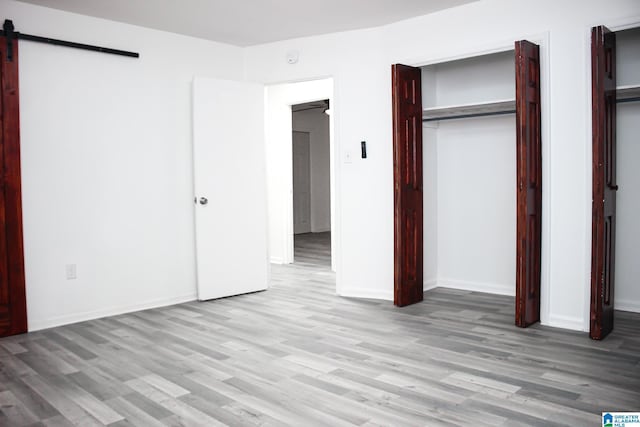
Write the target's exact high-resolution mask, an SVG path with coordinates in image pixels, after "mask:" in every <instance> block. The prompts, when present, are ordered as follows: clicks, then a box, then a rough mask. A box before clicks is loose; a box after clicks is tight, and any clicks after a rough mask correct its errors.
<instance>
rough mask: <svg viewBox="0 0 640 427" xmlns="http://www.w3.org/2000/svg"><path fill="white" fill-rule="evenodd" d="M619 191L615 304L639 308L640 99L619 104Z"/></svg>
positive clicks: (630, 308) (627, 308)
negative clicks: (639, 164) (639, 160)
mask: <svg viewBox="0 0 640 427" xmlns="http://www.w3.org/2000/svg"><path fill="white" fill-rule="evenodd" d="M617 114H618V117H617V122H618V127H617V132H618V135H617V143H618V146H617V149H618V165H617V166H618V171H617V172H618V175H617V178H618V186H619V190H618V194H617V200H616V202H617V206H616V208H617V210H616V214H617V218H616V220H617V223H616V227H617V228H616V267H615V268H616V272H615V275H616V277H615V294H614V306H615V308H616V309H618V310H627V311H635V312H640V263H638V255H640V223H639V222H638V212H640V196H639V194H640V169H639V168H638V159H640V144H638V135H640V102H634V103H626V104H618V111H617Z"/></svg>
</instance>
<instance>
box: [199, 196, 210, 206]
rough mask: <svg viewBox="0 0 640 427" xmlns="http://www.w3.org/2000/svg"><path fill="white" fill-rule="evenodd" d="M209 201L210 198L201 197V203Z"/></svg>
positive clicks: (204, 203)
mask: <svg viewBox="0 0 640 427" xmlns="http://www.w3.org/2000/svg"><path fill="white" fill-rule="evenodd" d="M207 203H209V200H208V199H207V198H206V197H200V204H201V205H206V204H207Z"/></svg>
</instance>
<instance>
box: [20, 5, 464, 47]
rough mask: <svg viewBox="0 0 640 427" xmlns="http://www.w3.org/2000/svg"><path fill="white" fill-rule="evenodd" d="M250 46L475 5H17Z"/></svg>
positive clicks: (380, 23) (354, 28) (364, 26)
mask: <svg viewBox="0 0 640 427" xmlns="http://www.w3.org/2000/svg"><path fill="white" fill-rule="evenodd" d="M19 1H22V2H24V3H32V4H36V5H41V6H45V7H50V8H55V9H61V10H66V11H69V12H74V13H79V14H83V15H89V16H95V17H99V18H104V19H109V20H113V21H119V22H125V23H128V24H134V25H139V26H142V27H148V28H155V29H158V30H164V31H169V32H173V33H178V34H185V35H189V36H194V37H199V38H203V39H208V40H213V41H218V42H222V43H229V44H233V45H237V46H251V45H256V44H261V43H268V42H273V41H278V40H286V39H291V38H296V37H304V36H312V35H318V34H327V33H333V32H337V31H347V30H356V29H360V28H368V27H375V26H379V25H384V24H390V23H392V22H396V21H400V20H403V19H407V18H411V17H414V16H420V15H426V14H428V13H432V12H436V11H438V10H443V9H447V8H451V7H455V6H458V5H461V4H465V3H471V2H473V1H477V0H321V1H317V0H313V1H311V0H19Z"/></svg>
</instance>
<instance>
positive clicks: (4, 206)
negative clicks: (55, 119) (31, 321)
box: [0, 37, 27, 336]
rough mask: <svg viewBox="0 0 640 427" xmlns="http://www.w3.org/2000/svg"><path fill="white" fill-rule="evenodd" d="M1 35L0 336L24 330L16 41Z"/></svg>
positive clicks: (25, 317) (24, 296) (25, 318)
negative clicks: (10, 48)
mask: <svg viewBox="0 0 640 427" xmlns="http://www.w3.org/2000/svg"><path fill="white" fill-rule="evenodd" d="M7 43H8V41H7V39H6V37H0V90H1V92H2V93H1V95H0V112H1V114H0V117H2V122H1V125H2V133H1V134H0V270H1V272H0V336H6V335H15V334H20V333H24V332H26V331H27V308H26V295H25V278H24V250H23V243H22V197H21V178H20V176H21V173H20V119H19V91H18V42H17V40H11V41H10V43H11V47H12V50H13V55H12V59H11V61H9V60H8V58H7V47H8V44H7Z"/></svg>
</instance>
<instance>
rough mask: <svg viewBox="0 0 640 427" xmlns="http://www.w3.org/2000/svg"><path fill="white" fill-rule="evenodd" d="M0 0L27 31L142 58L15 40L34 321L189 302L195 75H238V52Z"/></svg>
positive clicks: (6, 14)
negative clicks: (72, 267) (71, 272)
mask: <svg viewBox="0 0 640 427" xmlns="http://www.w3.org/2000/svg"><path fill="white" fill-rule="evenodd" d="M0 10H1V11H2V12H1V14H2V15H1V16H0V18H2V19H5V18H7V19H12V20H13V22H14V24H15V26H16V30H18V31H21V32H24V33H29V34H36V35H42V36H48V37H53V38H59V39H64V40H70V41H75V42H81V43H89V44H97V45H101V46H108V47H114V48H120V49H125V50H131V51H137V52H140V55H141V56H140V58H139V59H132V58H124V57H118V56H112V55H105V54H100V53H95V52H87V51H81V50H76V49H70V48H64V47H56V46H50V45H43V44H39V43H32V42H28V41H21V42H20V92H21V93H20V115H21V117H20V119H21V133H22V135H21V145H22V182H23V209H24V246H25V265H26V283H27V307H28V317H29V329H30V330H35V329H41V328H45V327H49V326H54V325H59V324H63V323H70V322H74V321H79V320H84V319H89V318H94V317H99V316H103V315H107V314H113V313H119V312H124V311H131V310H134V309H139V308H144V307H151V306H158V305H165V304H170V303H175V302H180V301H185V300H192V299H194V298H195V290H196V288H195V259H194V257H195V254H194V220H193V214H194V210H193V182H192V176H193V170H192V153H191V81H192V79H193V76H194V75H196V74H197V75H201V76H215V77H226V78H238V77H239V76H240V78H241V77H242V74H243V54H242V50H241V49H239V48H235V47H231V46H226V45H222V44H218V43H212V42H208V41H203V40H198V39H194V38H189V37H183V36H178V35H174V34H169V33H165V32H160V31H152V30H147V29H143V28H139V27H135V26H130V25H124V24H118V23H114V22H110V21H105V20H99V19H94V18H89V17H85V16H80V15H74V14H70V13H65V12H59V11H55V10H52V9H47V8H42V7H36V6H31V5H27V4H24V3H17V2H13V1H8V0H0ZM66 264H77V277H78V278H77V279H76V280H66V278H65V265H66Z"/></svg>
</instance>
